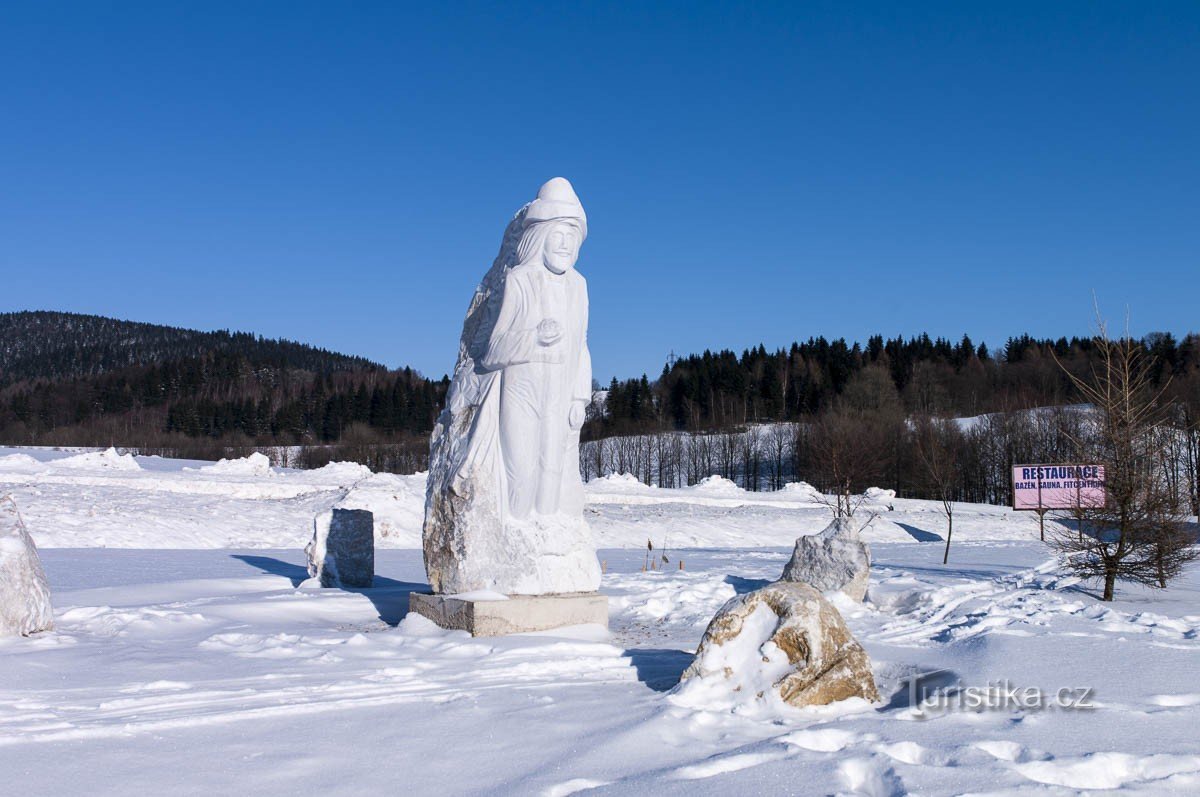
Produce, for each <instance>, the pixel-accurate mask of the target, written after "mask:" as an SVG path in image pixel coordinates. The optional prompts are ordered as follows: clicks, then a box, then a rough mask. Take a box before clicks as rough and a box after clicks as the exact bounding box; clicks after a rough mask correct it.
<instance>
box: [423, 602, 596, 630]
mask: <svg viewBox="0 0 1200 797" xmlns="http://www.w3.org/2000/svg"><path fill="white" fill-rule="evenodd" d="M408 610H409V611H410V612H416V613H417V614H419V615H421V616H422V617H428V618H429V619H430V620H432V621H433V622H435V623H437V624H438V625H440V626H441V627H442V628H449V629H452V630H456V631H468V632H470V634H471V636H503V635H504V634H520V633H523V632H525V631H546V630H549V629H551V628H561V627H562V626H566V625H582V624H584V623H595V624H598V625H602V626H604V627H605V628H608V598H607V597H606V596H604V595H601V594H600V593H598V592H575V593H571V594H566V595H512V596H510V597H509V599H508V600H493V601H489V600H470V599H467V598H455V597H453V596H446V595H428V594H421V593H417V592H414V593H412V594H410V595H409V596H408Z"/></svg>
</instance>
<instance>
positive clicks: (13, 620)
mask: <svg viewBox="0 0 1200 797" xmlns="http://www.w3.org/2000/svg"><path fill="white" fill-rule="evenodd" d="M53 626H54V609H53V607H52V606H51V605H50V585H49V584H48V583H47V582H46V573H45V571H43V570H42V562H41V560H40V559H38V553H37V546H36V545H34V544H33V538H32V537H30V536H29V532H28V531H27V530H26V529H25V524H24V522H22V520H21V515H20V513H19V512H18V511H17V503H16V501H14V500H13V499H12V496H5V497H4V498H0V636H12V635H18V634H19V635H21V636H29V635H30V634H34V633H37V632H38V631H46V630H49V629H50V628H52V627H53Z"/></svg>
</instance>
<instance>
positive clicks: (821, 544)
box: [781, 517, 871, 601]
mask: <svg viewBox="0 0 1200 797" xmlns="http://www.w3.org/2000/svg"><path fill="white" fill-rule="evenodd" d="M870 578H871V549H870V547H869V546H868V545H867V544H866V543H865V542H863V541H862V540H861V539H859V536H858V527H857V525H856V524H855V522H854V519H853V518H847V517H840V518H836V519H835V520H834V521H833V522H832V523H830V524H829V525H828V526H826V527H825V530H824V531H822V532H821V533H820V534H810V535H808V536H805V537H800V538H798V539H797V540H796V548H795V550H793V551H792V558H791V559H790V560H789V561H788V563H787V565H785V566H784V568H783V576H782V577H781V579H782V580H783V581H800V582H803V583H805V584H810V585H811V586H813V587H816V588H817V589H818V590H820V591H821V592H827V591H829V590H840V591H841V592H844V593H845V594H846V595H848V596H849V597H851V598H853V599H854V600H856V601H863V600H866V598H867V585H868V583H869V581H870Z"/></svg>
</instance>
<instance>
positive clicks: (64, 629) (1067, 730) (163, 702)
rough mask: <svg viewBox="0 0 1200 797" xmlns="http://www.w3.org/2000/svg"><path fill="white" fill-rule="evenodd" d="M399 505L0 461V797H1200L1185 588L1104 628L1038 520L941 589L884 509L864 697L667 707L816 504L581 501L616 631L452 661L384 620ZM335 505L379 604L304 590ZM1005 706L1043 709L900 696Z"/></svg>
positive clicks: (955, 570) (798, 490) (452, 647)
mask: <svg viewBox="0 0 1200 797" xmlns="http://www.w3.org/2000/svg"><path fill="white" fill-rule="evenodd" d="M423 482H424V480H423V477H421V476H411V477H397V476H390V475H384V474H371V473H369V472H368V471H366V470H365V469H363V468H361V467H359V466H354V465H332V466H329V467H327V468H323V469H321V470H317V471H309V472H299V471H296V472H276V471H272V470H271V469H269V468H267V467H265V464H264V463H262V462H259V461H254V460H248V461H238V462H232V463H223V464H220V465H213V464H211V463H199V462H180V461H171V460H160V459H155V458H138V459H136V460H134V459H132V458H128V457H120V456H118V455H116V454H115V453H111V452H110V453H101V452H90V453H84V454H69V453H65V452H50V451H35V450H20V451H17V450H0V493H11V494H13V495H14V497H15V498H16V500H17V502H18V504H19V505H20V507H21V511H22V513H23V515H24V517H25V521H26V523H27V525H28V527H29V530H30V531H31V532H32V534H33V536H34V538H35V539H36V540H37V542H38V544H39V545H40V546H41V549H42V551H41V552H42V558H43V562H44V564H45V567H46V570H47V574H48V576H49V578H50V581H51V584H52V587H53V589H54V603H55V613H56V622H57V628H56V630H55V631H53V632H51V633H46V634H41V635H38V636H36V637H33V638H30V639H0V675H2V677H0V772H2V773H3V776H4V777H3V779H2V780H0V793H3V794H8V793H11V794H64V793H79V794H118V793H119V794H123V795H128V794H143V793H153V794H196V793H208V794H227V793H234V792H239V793H248V794H295V793H332V794H341V793H347V794H348V793H367V794H373V793H393V794H485V793H501V794H557V795H563V794H569V793H575V792H580V791H584V790H587V789H592V790H593V792H591V793H596V794H605V793H617V794H624V793H655V794H696V793H702V794H708V793H711V794H726V793H747V794H813V795H824V794H839V793H840V794H863V795H901V794H908V793H913V794H922V795H942V794H964V793H970V794H1022V795H1023V794H1047V795H1058V794H1063V795H1067V794H1076V793H1078V792H1079V791H1080V790H1106V789H1122V788H1123V789H1125V790H1127V791H1129V792H1131V793H1140V794H1172V793H1177V794H1194V793H1200V744H1198V743H1197V741H1196V728H1197V727H1198V726H1200V636H1198V632H1200V574H1198V573H1196V572H1193V573H1190V574H1189V575H1188V576H1187V577H1186V578H1185V579H1183V580H1182V581H1181V582H1180V583H1178V584H1177V585H1174V586H1173V587H1172V589H1170V590H1169V591H1166V592H1159V591H1151V590H1144V589H1139V588H1135V587H1124V588H1122V589H1120V590H1119V592H1118V600H1117V601H1116V602H1115V603H1112V604H1101V603H1100V602H1098V601H1097V600H1096V598H1095V594H1094V590H1093V589H1092V588H1091V586H1090V585H1087V584H1080V583H1077V582H1076V581H1075V580H1074V579H1072V578H1070V577H1067V576H1065V575H1064V574H1062V573H1061V572H1060V571H1059V569H1058V568H1057V566H1056V565H1055V563H1054V562H1053V560H1052V559H1051V557H1050V554H1049V553H1048V551H1047V550H1046V549H1045V547H1044V546H1043V545H1042V544H1041V543H1039V542H1038V541H1037V523H1036V519H1035V518H1033V517H1032V516H1030V515H1018V514H1015V513H1012V512H1011V511H1009V510H1007V509H1004V508H1000V507H987V506H975V505H963V506H961V507H959V509H958V513H957V514H956V517H955V541H954V546H953V548H952V550H951V563H950V564H949V565H948V566H943V565H942V564H941V552H942V545H943V542H942V541H941V540H940V537H941V535H942V534H944V530H943V529H944V519H943V518H942V516H941V515H940V513H939V512H938V511H937V507H936V505H935V504H933V503H929V502H923V501H906V500H895V499H889V498H888V497H887V496H886V494H878V495H875V496H873V497H872V498H871V500H870V501H869V502H868V504H867V506H866V507H865V508H864V510H863V511H864V512H866V513H870V512H877V513H878V516H877V517H876V518H875V520H874V521H872V523H871V524H870V526H869V527H868V529H867V530H866V532H865V534H864V536H865V537H866V538H867V539H868V540H869V541H870V542H871V544H872V549H873V555H874V560H875V563H874V567H873V569H872V581H871V588H870V594H869V598H868V602H867V603H866V604H863V605H853V604H850V603H848V602H846V601H844V600H840V599H839V600H837V605H838V606H839V608H840V609H841V610H842V612H843V614H844V615H845V617H846V620H847V622H848V623H849V625H850V627H851V629H852V630H853V631H854V633H855V634H856V636H857V637H858V639H859V640H860V641H861V642H862V643H863V645H864V646H865V647H866V648H867V650H868V652H869V653H870V655H871V658H872V661H873V664H874V670H875V677H876V680H877V682H878V684H879V687H880V692H881V694H882V695H883V696H884V699H883V701H882V702H881V703H880V704H877V705H868V704H866V703H863V702H858V701H848V702H846V703H843V704H839V705H835V706H829V707H824V708H820V709H807V710H799V709H792V708H788V707H786V706H785V707H780V706H778V705H773V704H769V703H766V702H764V701H759V700H756V699H755V697H754V696H753V695H745V696H736V697H735V699H734V700H733V701H732V702H731V703H726V704H722V705H716V704H707V705H705V704H700V705H697V704H696V703H695V701H694V696H689V695H688V693H686V692H682V693H679V692H674V691H672V688H673V687H674V686H675V684H676V682H677V680H678V677H679V674H680V672H682V670H683V668H684V667H685V666H686V665H687V664H688V663H689V661H690V659H691V652H692V651H693V650H694V649H695V646H696V645H697V644H698V642H699V639H700V636H701V634H702V632H703V630H704V627H705V625H706V623H707V622H708V620H709V619H710V618H711V616H712V615H713V613H714V612H715V611H716V610H717V608H718V607H719V606H720V605H721V604H722V603H723V602H724V601H726V600H727V599H728V598H730V597H732V596H734V595H735V594H737V593H738V592H743V591H747V590H751V589H755V588H757V587H758V586H761V585H763V584H764V583H766V582H767V581H769V580H773V579H775V578H777V577H778V575H779V573H780V571H781V570H782V568H783V565H784V563H785V562H786V561H787V558H788V555H789V554H790V549H791V545H792V543H793V541H794V539H795V537H796V536H797V535H799V534H805V533H811V532H815V531H818V530H820V529H821V528H822V527H823V526H824V525H825V524H826V523H827V522H828V510H827V509H826V508H824V507H823V506H821V505H820V504H819V503H816V502H815V501H814V496H812V494H811V493H810V492H809V491H807V490H805V489H804V488H802V487H793V488H792V489H790V490H787V491H782V492H779V493H746V492H744V491H742V490H739V489H738V488H736V487H735V486H733V485H732V484H730V483H728V482H722V481H721V480H712V481H710V482H708V483H706V484H704V485H701V486H697V487H694V488H688V489H682V490H658V489H652V488H647V487H644V486H641V485H639V484H637V483H636V482H633V481H632V480H628V479H621V478H610V479H606V480H601V481H598V482H593V483H592V484H590V485H589V486H588V510H587V511H588V519H589V522H590V523H591V525H592V527H593V529H594V530H595V532H596V535H597V538H598V542H599V545H600V547H601V552H600V558H601V559H602V560H603V561H604V562H605V565H606V570H607V572H606V574H605V577H604V582H603V587H602V589H603V591H604V592H605V593H607V594H608V595H609V597H610V608H611V616H610V624H611V632H610V633H604V632H603V631H602V630H601V629H599V628H598V627H591V628H589V627H580V628H576V629H570V630H569V631H562V632H557V633H547V634H540V635H534V634H529V635H520V636H513V637H506V638H498V639H472V638H470V637H468V636H467V635H465V634H463V633H461V632H446V631H442V630H440V629H438V628H436V627H434V626H432V625H431V624H430V623H428V622H427V621H425V620H424V619H423V618H421V617H417V616H411V617H406V616H405V609H406V607H407V600H408V594H409V592H411V591H413V590H420V589H424V588H425V584H424V572H423V568H422V564H421V555H420V551H419V541H420V517H421V508H422V502H423V491H424V485H423ZM343 499H344V500H345V501H347V502H348V503H349V504H350V505H353V506H361V507H363V508H368V509H371V510H372V511H374V512H375V513H376V516H377V520H378V527H379V529H380V531H381V532H382V533H383V534H384V536H383V537H382V538H381V539H380V540H379V545H380V546H381V550H380V551H378V553H377V572H378V576H377V579H376V586H375V588H373V589H370V590H359V591H339V590H314V589H303V590H301V589H297V588H296V585H297V584H298V583H299V582H300V581H301V580H302V579H303V578H304V577H305V576H306V575H307V574H306V573H305V571H304V568H303V554H302V553H301V550H300V549H301V548H302V546H303V544H304V543H305V542H306V541H307V539H308V537H309V536H310V534H311V524H312V517H313V515H314V514H316V513H317V512H319V511H321V510H323V509H325V508H327V507H328V506H330V505H331V504H332V503H334V502H335V501H339V500H343ZM889 507H890V508H889ZM647 539H651V540H652V541H653V542H654V545H655V548H656V551H657V550H659V549H661V548H663V547H664V545H665V546H666V547H667V549H668V557H669V558H670V562H669V564H668V565H667V566H666V567H665V569H663V570H661V571H656V572H642V567H643V564H644V561H645V556H646V551H645V547H646V540H647ZM680 559H682V560H683V562H684V569H683V570H680V569H679V567H678V562H679V560H680ZM1001 682H1005V683H1006V684H1008V685H1009V686H1011V687H1012V688H1013V689H1020V690H1024V689H1026V688H1037V689H1040V690H1041V692H1042V693H1043V694H1045V695H1047V702H1048V705H1046V706H1044V707H1037V706H1032V705H1028V703H1027V704H1026V706H1025V707H1024V708H1021V707H1016V706H1013V705H1011V704H1010V705H1007V706H1003V707H999V708H991V709H987V710H972V709H970V708H968V707H966V706H949V707H944V706H943V707H940V708H939V707H935V706H925V707H921V706H919V705H916V704H915V703H914V699H913V698H914V695H915V694H918V695H919V694H920V693H921V692H922V690H935V689H939V688H941V689H945V688H946V687H950V686H953V685H955V684H957V685H961V686H964V687H971V688H979V689H982V688H984V687H987V686H988V685H989V684H999V683H1001ZM1059 690H1071V691H1069V692H1064V693H1063V695H1064V696H1063V701H1064V702H1071V703H1076V702H1079V701H1081V700H1082V701H1083V702H1085V703H1087V704H1090V705H1091V708H1085V707H1079V706H1074V707H1066V706H1061V705H1058V704H1057V700H1058V695H1059ZM1075 690H1092V691H1090V692H1088V693H1087V694H1085V693H1084V692H1083V691H1075Z"/></svg>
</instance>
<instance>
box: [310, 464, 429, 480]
mask: <svg viewBox="0 0 1200 797" xmlns="http://www.w3.org/2000/svg"><path fill="white" fill-rule="evenodd" d="M308 473H309V474H310V475H312V476H313V477H314V478H319V479H321V480H322V481H324V480H326V479H335V480H338V481H341V482H355V481H358V480H359V479H365V478H367V477H369V476H370V475H371V474H372V471H371V469H370V468H368V467H367V466H366V465H360V464H358V463H357V462H330V463H329V464H328V465H323V466H321V467H319V468H316V469H314V470H310V471H308ZM416 475H418V476H422V477H423V476H424V475H425V474H424V473H418V474H416Z"/></svg>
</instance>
